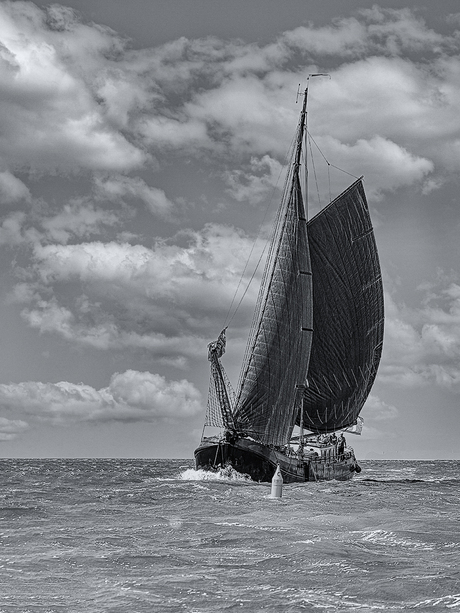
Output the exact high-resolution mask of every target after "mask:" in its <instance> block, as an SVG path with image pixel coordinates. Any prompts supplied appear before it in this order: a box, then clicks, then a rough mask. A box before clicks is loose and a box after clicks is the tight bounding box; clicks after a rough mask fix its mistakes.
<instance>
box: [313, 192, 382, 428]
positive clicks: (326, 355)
mask: <svg viewBox="0 0 460 613" xmlns="http://www.w3.org/2000/svg"><path fill="white" fill-rule="evenodd" d="M308 236H309V241H310V253H311V265H312V271H313V313H314V316H313V327H314V329H315V333H314V336H313V344H312V349H311V356H310V365H309V370H308V382H309V387H308V388H307V389H306V390H305V392H304V423H305V427H306V428H308V429H310V430H311V431H312V432H318V433H319V432H331V431H333V430H338V429H341V428H346V427H347V426H350V425H352V424H355V423H356V420H357V417H358V414H359V412H360V411H361V409H362V407H363V405H364V402H365V401H366V398H367V396H368V394H369V392H370V389H371V387H372V384H373V382H374V379H375V376H376V374H377V368H378V365H379V361H380V356H381V353H382V345H383V323H384V322H383V286H382V275H381V271H380V265H379V260H378V255H377V247H376V244H375V238H374V233H373V229H372V224H371V219H370V216H369V210H368V206H367V201H366V196H365V194H364V189H363V185H362V182H361V180H358V181H356V182H355V183H354V184H353V185H351V186H350V187H349V188H348V189H347V190H346V191H345V192H343V193H342V194H341V195H340V196H338V197H337V198H336V199H335V200H333V201H332V202H331V203H330V204H329V205H328V206H327V207H326V208H324V209H323V210H322V211H320V213H318V215H316V216H315V217H314V218H313V219H311V220H310V221H309V222H308Z"/></svg>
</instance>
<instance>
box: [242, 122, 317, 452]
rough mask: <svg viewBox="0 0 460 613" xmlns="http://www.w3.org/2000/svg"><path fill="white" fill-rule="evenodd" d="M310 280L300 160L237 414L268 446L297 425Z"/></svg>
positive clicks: (268, 270)
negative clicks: (300, 179) (300, 180)
mask: <svg viewBox="0 0 460 613" xmlns="http://www.w3.org/2000/svg"><path fill="white" fill-rule="evenodd" d="M302 121H303V118H302ZM300 138H301V136H300ZM299 155H300V153H299ZM311 283H312V281H311V266H310V256H309V249H308V238H307V224H306V219H305V211H304V205H303V200H302V193H301V189H300V182H299V167H298V164H295V165H294V168H293V171H292V173H291V178H290V181H288V188H287V191H286V194H285V197H284V198H283V201H282V206H281V208H280V211H279V214H278V219H277V223H276V226H275V233H274V238H273V240H272V243H271V249H270V253H269V256H268V260H267V264H266V267H265V272H264V278H263V281H262V286H261V289H260V292H259V300H258V306H257V308H256V314H255V318H254V324H253V327H252V331H251V334H250V337H249V341H248V348H247V351H246V357H245V360H244V363H243V367H242V371H241V377H240V389H239V393H238V396H237V407H236V411H235V414H234V421H235V426H236V428H237V430H239V431H244V432H246V433H247V434H248V435H250V436H251V437H253V438H254V439H255V440H257V441H259V442H260V443H263V444H266V445H269V444H273V445H284V444H286V443H287V442H288V441H289V438H290V436H291V433H292V429H293V427H294V424H295V420H296V415H297V410H298V401H299V399H298V390H299V386H303V384H304V383H305V377H306V373H307V368H308V359H309V354H310V347H311V336H312V318H313V315H312V296H311Z"/></svg>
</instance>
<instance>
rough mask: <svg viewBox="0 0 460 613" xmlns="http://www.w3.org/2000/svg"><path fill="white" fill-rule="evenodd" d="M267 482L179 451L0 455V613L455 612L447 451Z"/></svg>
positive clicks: (458, 579) (459, 476) (456, 509)
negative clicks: (274, 494) (343, 475)
mask: <svg viewBox="0 0 460 613" xmlns="http://www.w3.org/2000/svg"><path fill="white" fill-rule="evenodd" d="M360 464H361V466H362V469H363V470H362V472H361V474H360V475H357V476H355V478H354V479H353V480H351V481H348V482H336V481H329V482H318V483H305V484H290V485H285V486H284V488H283V496H282V498H281V499H272V498H270V484H259V483H254V482H252V481H251V480H250V479H248V478H246V477H243V476H241V475H238V473H235V472H232V471H226V472H220V473H217V474H211V473H205V472H202V471H195V470H193V463H192V462H191V461H190V460H0V482H1V487H0V543H1V549H0V558H1V559H0V611H1V612H2V613H3V612H5V613H6V612H8V613H10V612H15V613H16V612H24V613H26V612H27V613H28V612H31V613H32V612H34V613H38V612H40V613H45V612H46V613H54V612H66V613H67V612H78V613H82V612H90V613H98V612H111V613H128V612H129V613H141V612H144V611H145V612H147V611H148V612H160V613H163V612H164V613H169V612H170V613H173V612H174V613H176V612H177V613H182V612H190V613H192V612H193V613H216V612H221V611H250V612H258V611H261V612H262V611H263V612H277V613H278V612H296V613H297V612H299V611H315V612H322V611H324V612H330V611H339V612H343V613H345V612H349V611H350V612H351V611H353V612H355V611H358V612H367V611H411V610H414V611H420V612H422V611H433V612H438V611H455V610H458V611H460V488H459V486H460V462H459V461H433V462H426V461H420V462H415V461H385V462H384V461H363V462H360Z"/></svg>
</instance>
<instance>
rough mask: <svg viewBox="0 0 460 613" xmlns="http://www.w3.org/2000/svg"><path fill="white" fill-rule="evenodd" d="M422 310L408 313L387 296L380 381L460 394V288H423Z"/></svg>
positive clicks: (450, 286)
mask: <svg viewBox="0 0 460 613" xmlns="http://www.w3.org/2000/svg"><path fill="white" fill-rule="evenodd" d="M425 292H426V299H425V301H424V306H422V307H421V308H419V309H410V308H407V307H405V306H400V305H398V304H397V303H396V302H395V301H394V299H393V298H392V296H391V295H389V294H387V296H386V322H385V344H384V355H383V359H382V365H381V368H380V371H379V379H380V381H382V382H387V383H393V384H397V385H401V386H405V387H414V386H424V385H428V384H431V385H433V384H435V385H438V386H440V387H443V388H446V389H451V390H452V391H457V392H459V391H460V286H459V285H458V284H457V283H450V284H449V285H448V286H447V287H445V286H444V287H443V286H442V285H440V286H437V287H433V286H431V285H430V286H426V288H425Z"/></svg>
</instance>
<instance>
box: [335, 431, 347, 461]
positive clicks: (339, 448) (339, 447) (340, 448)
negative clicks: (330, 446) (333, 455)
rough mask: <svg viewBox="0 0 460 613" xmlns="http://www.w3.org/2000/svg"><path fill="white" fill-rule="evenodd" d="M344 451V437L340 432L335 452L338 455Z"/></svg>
mask: <svg viewBox="0 0 460 613" xmlns="http://www.w3.org/2000/svg"><path fill="white" fill-rule="evenodd" d="M344 451H345V437H344V436H343V433H342V432H341V433H340V436H339V442H338V444H337V453H338V454H339V455H343V453H344Z"/></svg>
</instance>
